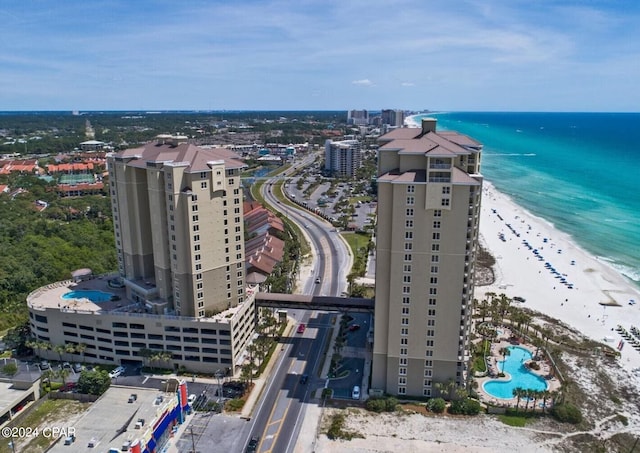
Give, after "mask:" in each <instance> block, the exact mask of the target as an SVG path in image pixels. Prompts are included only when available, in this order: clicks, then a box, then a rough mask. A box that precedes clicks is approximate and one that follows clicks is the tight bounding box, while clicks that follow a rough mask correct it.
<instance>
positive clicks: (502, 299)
mask: <svg viewBox="0 0 640 453" xmlns="http://www.w3.org/2000/svg"><path fill="white" fill-rule="evenodd" d="M511 302H512V300H511V299H509V298H508V297H507V295H506V294H500V296H499V298H498V307H499V310H500V322H503V321H504V317H505V316H506V315H507V313H508V312H509V307H510V306H511Z"/></svg>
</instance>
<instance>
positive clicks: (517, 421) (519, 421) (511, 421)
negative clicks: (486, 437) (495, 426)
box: [498, 415, 527, 428]
mask: <svg viewBox="0 0 640 453" xmlns="http://www.w3.org/2000/svg"><path fill="white" fill-rule="evenodd" d="M498 420H500V421H501V422H502V423H504V424H505V425H509V426H516V427H518V428H522V427H523V426H525V425H526V424H527V419H526V418H525V417H520V416H517V415H498Z"/></svg>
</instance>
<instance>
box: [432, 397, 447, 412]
mask: <svg viewBox="0 0 640 453" xmlns="http://www.w3.org/2000/svg"><path fill="white" fill-rule="evenodd" d="M446 408H447V403H446V401H445V400H444V399H442V398H431V399H430V400H429V401H427V409H429V410H430V411H431V412H434V413H436V414H441V413H443V412H444V410H445V409H446Z"/></svg>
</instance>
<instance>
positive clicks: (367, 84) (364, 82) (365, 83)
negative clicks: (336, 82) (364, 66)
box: [351, 79, 373, 87]
mask: <svg viewBox="0 0 640 453" xmlns="http://www.w3.org/2000/svg"><path fill="white" fill-rule="evenodd" d="M351 83H352V84H354V85H361V86H365V87H372V86H373V82H372V81H371V80H369V79H360V80H354V81H353V82H351Z"/></svg>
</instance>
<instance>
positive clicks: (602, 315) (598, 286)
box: [475, 180, 640, 370]
mask: <svg viewBox="0 0 640 453" xmlns="http://www.w3.org/2000/svg"><path fill="white" fill-rule="evenodd" d="M480 241H481V243H482V245H483V247H485V248H486V249H487V251H489V253H491V254H492V255H493V257H494V258H495V260H496V264H495V265H494V267H493V270H494V274H495V282H494V283H493V284H491V285H487V286H476V288H475V297H476V298H477V299H478V300H482V299H484V298H485V295H486V293H489V292H494V293H496V294H501V293H504V294H506V295H507V296H508V297H510V298H513V297H514V296H517V297H522V298H524V299H525V302H524V303H521V305H522V306H523V307H527V308H530V309H533V310H535V311H539V312H541V313H544V314H547V315H549V316H551V317H553V318H556V319H558V320H560V321H562V322H564V323H565V324H567V325H569V326H570V327H572V328H574V329H575V330H578V331H579V332H581V333H582V334H584V335H585V336H587V337H589V338H591V339H593V340H596V341H599V342H602V343H603V344H607V345H608V346H610V347H613V348H614V349H616V348H617V347H618V346H619V345H620V341H622V337H621V336H620V335H619V333H618V332H616V331H615V328H616V327H617V326H618V325H622V326H623V327H624V328H626V329H627V330H629V328H630V326H636V327H640V290H639V289H638V288H637V287H636V286H635V285H634V284H633V283H632V282H631V281H630V280H628V279H627V277H625V276H624V275H623V274H621V273H619V272H618V271H617V270H615V269H614V268H613V267H612V266H611V265H610V264H609V263H608V262H606V261H605V260H601V259H599V258H598V257H596V256H593V255H591V254H590V253H589V252H587V251H585V250H584V249H583V248H581V247H580V246H578V245H577V244H576V243H575V242H574V241H573V240H572V238H571V236H569V235H568V234H566V233H563V232H561V231H560V230H558V229H556V228H555V227H554V226H553V225H552V224H551V223H549V222H548V221H546V220H544V219H542V218H540V217H536V216H534V215H533V214H531V213H530V212H529V211H527V210H526V209H524V208H523V207H521V206H520V205H518V204H517V203H515V202H514V201H513V200H512V199H511V198H509V197H508V196H507V195H505V194H503V193H502V192H500V191H498V190H497V189H496V188H495V186H493V184H491V182H489V181H487V180H485V181H484V183H483V195H482V206H481V211H480ZM552 270H553V271H552ZM563 279H564V280H563ZM630 301H634V302H635V305H630V304H629V302H630ZM514 303H517V304H520V303H518V302H514ZM621 354H622V356H621V360H620V364H621V365H622V366H623V367H624V368H627V369H628V370H631V369H633V368H636V367H640V351H637V350H635V349H633V348H632V347H631V345H627V344H625V345H624V346H623V347H622V350H621Z"/></svg>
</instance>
